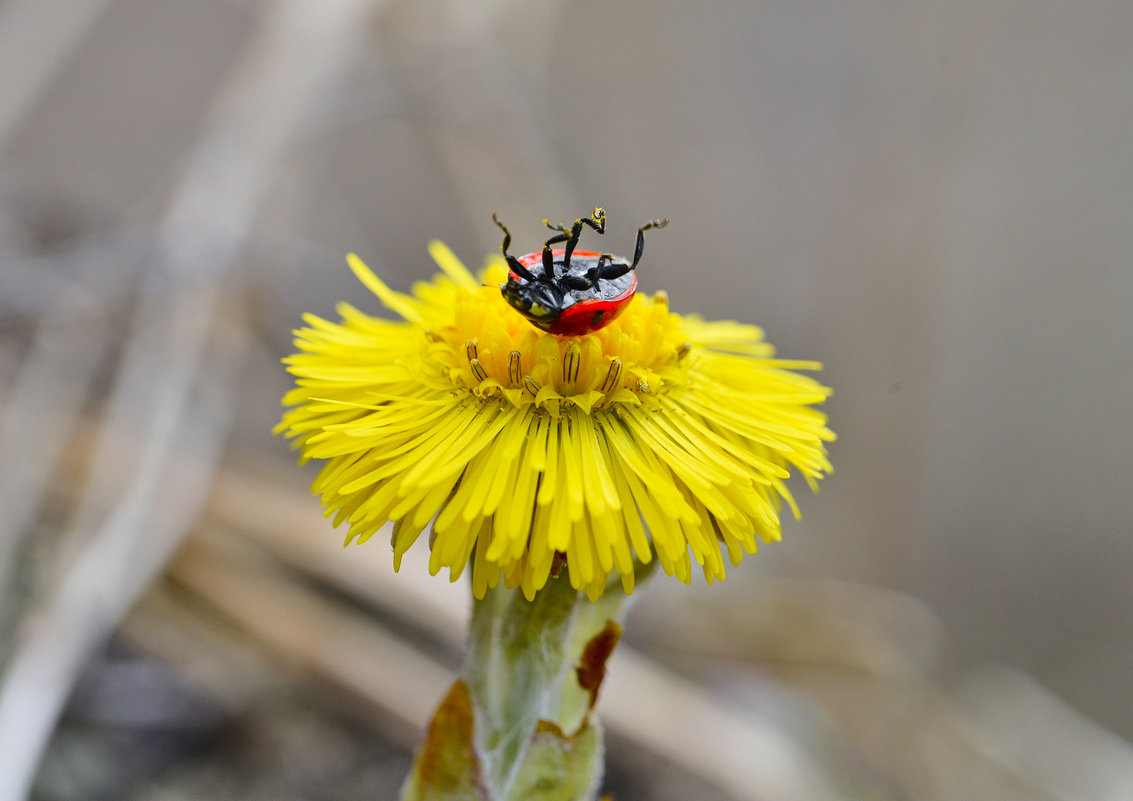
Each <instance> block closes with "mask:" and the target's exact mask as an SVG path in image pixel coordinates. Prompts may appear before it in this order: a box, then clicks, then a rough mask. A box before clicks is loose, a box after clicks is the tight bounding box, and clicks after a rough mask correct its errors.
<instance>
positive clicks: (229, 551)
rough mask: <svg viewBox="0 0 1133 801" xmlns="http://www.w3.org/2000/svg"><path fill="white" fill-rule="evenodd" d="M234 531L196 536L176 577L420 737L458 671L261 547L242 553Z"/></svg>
mask: <svg viewBox="0 0 1133 801" xmlns="http://www.w3.org/2000/svg"><path fill="white" fill-rule="evenodd" d="M228 534H229V532H227V531H225V532H223V533H221V534H218V535H210V536H203V537H202V536H197V537H194V538H193V539H192V540H190V542H189V543H187V544H186V546H185V548H184V549H183V550H182V551H181V552H180V553H179V554H178V556H177V558H176V559H175V560H174V561H173V562H172V563H171V564H170V567H169V575H170V577H171V578H173V579H174V580H175V581H177V582H178V583H179V584H181V585H183V586H184V587H186V588H187V589H190V590H192V591H193V592H195V593H197V594H198V595H200V596H201V597H202V598H203V599H205V600H206V601H207V602H208V603H210V604H211V605H213V606H214V607H216V608H217V609H218V610H220V611H221V612H222V613H224V615H225V616H227V617H228V618H230V619H231V620H233V621H234V622H236V623H237V624H239V625H240V626H241V627H242V628H244V629H246V630H248V631H250V632H251V633H252V634H253V635H255V636H256V637H257V638H258V639H259V640H261V641H263V642H266V643H267V644H268V645H269V646H270V647H271V648H273V649H274V650H276V651H280V652H282V653H283V654H285V655H286V656H287V657H288V658H289V659H290V660H292V661H294V662H297V663H299V664H302V665H306V666H308V667H311V668H313V669H314V670H316V671H317V672H318V673H320V674H321V675H323V676H325V677H329V678H330V679H332V680H333V681H335V682H336V683H338V684H340V685H341V686H343V687H345V688H347V689H348V690H350V691H351V692H353V693H355V694H356V695H358V696H360V697H361V698H363V699H365V700H366V701H368V702H370V703H372V704H374V705H376V706H377V707H379V708H380V709H381V710H383V711H385V712H386V713H389V714H391V715H392V716H393V717H394V718H395V719H396V723H397V724H398V728H400V729H402V730H403V731H402V732H401V733H402V734H404V735H405V739H406V741H407V742H410V743H412V742H414V741H415V740H416V735H417V732H419V731H420V727H421V725H422V723H423V722H424V721H426V720H427V719H428V717H429V715H430V714H431V713H432V711H433V709H434V708H435V707H436V705H437V704H438V703H439V702H440V699H441V698H442V696H443V695H444V693H445V691H446V690H447V689H448V686H449V684H450V683H451V682H452V680H453V678H454V675H453V672H452V671H451V670H449V669H447V668H445V667H443V666H441V665H439V664H437V663H436V662H434V661H433V660H432V659H431V658H429V657H427V656H425V655H424V654H422V653H421V652H420V651H418V650H417V649H415V648H414V647H413V646H411V645H409V644H407V643H406V642H405V641H404V640H402V639H401V638H399V637H398V636H396V635H394V634H392V633H389V632H387V631H385V630H383V629H382V627H381V626H380V625H378V624H377V623H375V621H374V620H373V619H372V618H370V617H368V616H366V615H365V614H363V613H361V612H358V611H355V610H350V609H347V608H345V606H344V605H343V604H341V603H335V602H333V601H329V600H327V599H326V598H324V597H322V596H320V595H319V594H317V593H316V592H314V591H313V590H310V589H304V588H303V587H302V586H300V584H299V583H298V582H296V581H294V580H292V579H291V578H290V577H289V576H286V575H284V574H283V572H282V571H281V570H280V569H279V568H280V565H279V563H278V562H276V561H275V560H272V559H269V558H265V555H264V554H263V553H262V551H261V552H259V553H258V554H254V555H253V559H251V560H248V559H247V558H240V557H239V556H235V551H236V550H237V549H236V548H233V547H232V545H231V543H228V542H227V539H228V537H227V535H228ZM234 556H235V558H234ZM243 556H245V557H246V556H247V554H244V555H243ZM408 677H412V680H408V681H407V678H408Z"/></svg>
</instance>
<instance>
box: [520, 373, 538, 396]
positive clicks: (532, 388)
mask: <svg viewBox="0 0 1133 801" xmlns="http://www.w3.org/2000/svg"><path fill="white" fill-rule="evenodd" d="M523 388H524V389H526V390H527V391H528V392H530V393H531V394H532V395H538V394H539V385H538V384H537V383H535V379H534V378H532V377H531V376H529V375H525V376H524V377H523Z"/></svg>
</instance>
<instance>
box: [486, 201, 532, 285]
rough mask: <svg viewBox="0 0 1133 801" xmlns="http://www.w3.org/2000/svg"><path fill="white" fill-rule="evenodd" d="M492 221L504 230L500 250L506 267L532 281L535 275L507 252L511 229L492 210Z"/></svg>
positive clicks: (509, 245) (509, 244)
mask: <svg viewBox="0 0 1133 801" xmlns="http://www.w3.org/2000/svg"><path fill="white" fill-rule="evenodd" d="M492 222H494V223H495V224H496V225H498V226H499V227H500V230H501V231H503V232H504V243H503V244H502V245H500V252H501V253H503V254H504V259H505V260H506V261H507V266H508V268H509V269H510V270H511V271H512V272H513V273H515V274H516V275H518V276H519V277H520V278H523V279H525V280H527V281H534V280H535V275H534V274H533V273H532V272H531V271H530V270H528V269H527V268H526V267H524V266H523V265H522V264H520V263H519V259H517V258H516V257H515V256H512V255H509V254H508V252H507V249H508V248H509V247H511V231H509V230H508V229H507V226H506V225H504V224H503V223H502V222H500V218H499V217H497V216H496V213H495V212H494V211H493V212H492Z"/></svg>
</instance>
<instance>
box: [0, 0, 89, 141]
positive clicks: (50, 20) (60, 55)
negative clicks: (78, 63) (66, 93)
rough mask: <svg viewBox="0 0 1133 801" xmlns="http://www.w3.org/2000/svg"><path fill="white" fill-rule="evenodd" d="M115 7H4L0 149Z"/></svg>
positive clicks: (39, 3)
mask: <svg viewBox="0 0 1133 801" xmlns="http://www.w3.org/2000/svg"><path fill="white" fill-rule="evenodd" d="M109 4H110V3H109V0H8V2H7V3H4V4H3V5H0V75H3V76H4V91H3V92H0V150H3V149H4V146H5V145H6V144H7V143H8V139H9V137H10V136H11V135H12V134H13V133H14V132H15V131H16V130H18V129H19V127H20V123H22V122H23V120H24V118H25V117H26V116H27V114H28V112H29V111H30V110H31V109H32V108H33V107H34V106H35V102H36V100H37V99H38V98H39V97H40V95H42V93H43V91H44V89H46V88H47V86H48V85H49V84H50V83H51V79H52V78H53V77H54V76H55V73H56V71H57V70H58V69H59V68H60V67H61V66H62V65H64V64H66V63H67V61H68V58H69V56H70V54H71V51H73V50H74V49H75V47H77V46H78V45H79V43H80V42H82V41H83V39H84V37H85V36H86V33H87V31H88V30H89V29H90V27H91V26H92V25H93V24H94V22H95V21H96V20H98V18H99V16H101V14H102V12H103V11H104V10H105V9H106V7H107V6H108V5H109Z"/></svg>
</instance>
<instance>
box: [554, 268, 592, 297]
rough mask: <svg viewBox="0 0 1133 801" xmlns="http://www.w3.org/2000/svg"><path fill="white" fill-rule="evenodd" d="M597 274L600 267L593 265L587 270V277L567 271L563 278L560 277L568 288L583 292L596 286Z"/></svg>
mask: <svg viewBox="0 0 1133 801" xmlns="http://www.w3.org/2000/svg"><path fill="white" fill-rule="evenodd" d="M597 275H598V268H596V267H591V268H590V269H589V270H587V271H586V275H585V277H584V276H581V275H574V274H571V273H567V274H566V275H564V276H563V277H562V278H560V279H559V281H560V282H562V285H563V286H565V287H567V288H568V289H577V290H578V291H580V292H582V291H585V290H587V289H593V288H594V285H595V284H597V283H598V277H597Z"/></svg>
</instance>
